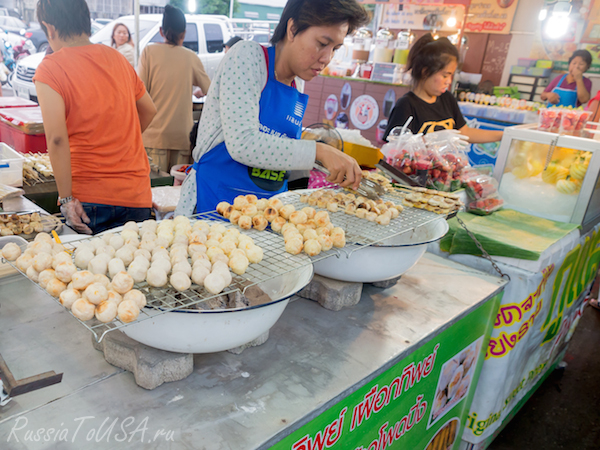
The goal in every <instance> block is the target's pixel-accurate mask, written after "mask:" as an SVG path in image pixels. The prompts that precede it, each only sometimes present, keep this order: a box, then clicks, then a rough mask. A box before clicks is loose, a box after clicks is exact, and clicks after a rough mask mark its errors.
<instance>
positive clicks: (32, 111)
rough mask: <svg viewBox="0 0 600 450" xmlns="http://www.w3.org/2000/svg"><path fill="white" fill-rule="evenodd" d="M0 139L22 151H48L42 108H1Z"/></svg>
mask: <svg viewBox="0 0 600 450" xmlns="http://www.w3.org/2000/svg"><path fill="white" fill-rule="evenodd" d="M0 140H1V141H2V142H5V143H6V144H8V145H10V146H11V147H12V148H14V149H15V150H16V151H18V152H20V153H30V152H31V153H46V152H47V148H48V147H47V145H46V136H45V134H44V123H43V120H42V110H41V108H40V107H39V106H35V107H34V106H31V107H20V108H4V109H0Z"/></svg>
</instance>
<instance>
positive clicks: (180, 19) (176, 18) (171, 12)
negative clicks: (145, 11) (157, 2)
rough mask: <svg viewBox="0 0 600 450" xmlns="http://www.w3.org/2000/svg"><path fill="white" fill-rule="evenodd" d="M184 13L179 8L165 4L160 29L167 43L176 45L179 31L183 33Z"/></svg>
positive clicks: (179, 36)
mask: <svg viewBox="0 0 600 450" xmlns="http://www.w3.org/2000/svg"><path fill="white" fill-rule="evenodd" d="M185 25H186V23H185V14H183V11H182V10H180V9H179V8H177V7H175V6H172V5H166V6H165V13H164V14H163V21H162V31H163V35H164V36H165V39H166V40H167V43H169V44H171V45H177V42H178V41H179V39H180V38H181V33H185Z"/></svg>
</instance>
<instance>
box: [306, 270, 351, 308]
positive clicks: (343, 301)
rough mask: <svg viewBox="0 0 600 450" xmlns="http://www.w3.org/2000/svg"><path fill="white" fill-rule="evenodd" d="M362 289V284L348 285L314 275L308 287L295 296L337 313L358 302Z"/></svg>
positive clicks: (347, 283) (344, 282)
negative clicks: (313, 301)
mask: <svg viewBox="0 0 600 450" xmlns="http://www.w3.org/2000/svg"><path fill="white" fill-rule="evenodd" d="M362 287H363V285H362V283H349V282H347V281H338V280H332V279H331V278H326V277H322V276H320V275H315V276H314V277H313V279H312V281H311V282H310V283H309V284H308V286H306V287H305V288H304V289H302V290H301V291H300V292H298V294H297V295H299V296H300V297H303V298H308V299H310V300H315V301H317V302H319V304H320V305H321V306H322V307H323V308H325V309H330V310H331V311H339V310H340V309H342V308H344V307H348V306H354V305H356V304H357V303H358V302H359V300H360V295H361V294H362Z"/></svg>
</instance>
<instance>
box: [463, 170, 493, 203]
mask: <svg viewBox="0 0 600 450" xmlns="http://www.w3.org/2000/svg"><path fill="white" fill-rule="evenodd" d="M464 183H465V190H466V191H467V195H468V196H469V198H470V199H471V200H480V199H485V198H488V197H493V196H495V195H497V193H498V182H497V181H496V180H495V179H494V178H492V177H491V176H489V175H483V174H480V173H478V172H476V171H468V172H467V174H466V176H465V177H464Z"/></svg>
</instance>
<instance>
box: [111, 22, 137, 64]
mask: <svg viewBox="0 0 600 450" xmlns="http://www.w3.org/2000/svg"><path fill="white" fill-rule="evenodd" d="M111 44H112V48H114V49H116V50H117V51H118V52H119V53H120V54H121V55H123V56H124V57H125V58H126V59H127V61H129V64H131V65H132V66H133V67H135V51H134V48H133V40H132V39H131V33H130V32H129V28H127V26H126V25H125V24H123V23H117V24H115V26H114V28H113V32H112V36H111Z"/></svg>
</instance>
